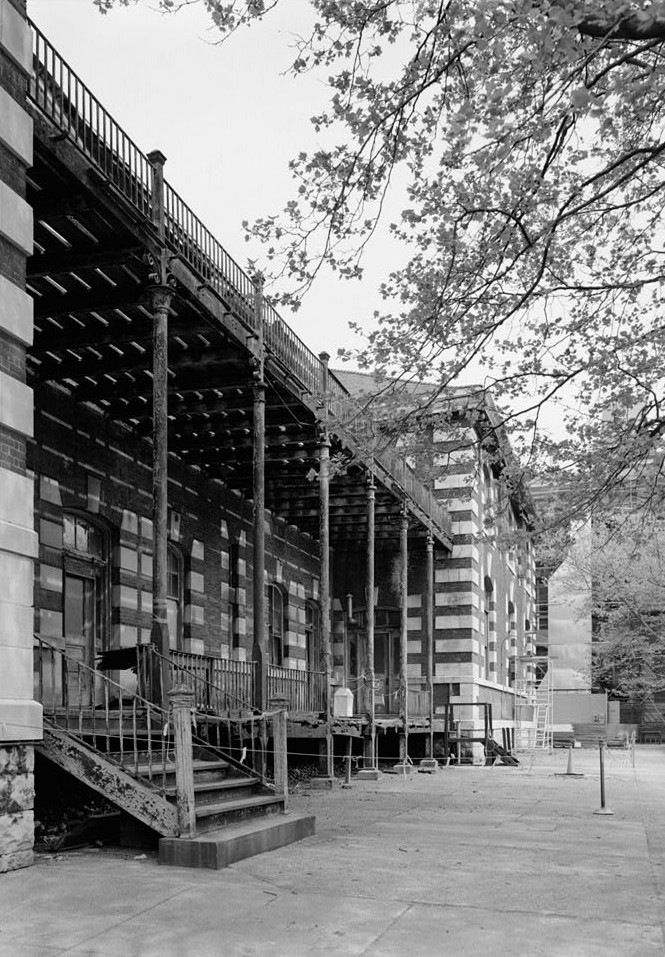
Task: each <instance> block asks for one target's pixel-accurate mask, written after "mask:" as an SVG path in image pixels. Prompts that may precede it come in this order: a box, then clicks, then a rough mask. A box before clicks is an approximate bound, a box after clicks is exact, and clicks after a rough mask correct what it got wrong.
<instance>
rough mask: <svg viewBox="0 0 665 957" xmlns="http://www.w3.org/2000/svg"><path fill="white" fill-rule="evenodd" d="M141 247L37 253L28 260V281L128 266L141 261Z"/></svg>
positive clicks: (113, 247)
mask: <svg viewBox="0 0 665 957" xmlns="http://www.w3.org/2000/svg"><path fill="white" fill-rule="evenodd" d="M143 252H144V249H143V248H142V247H140V246H126V245H120V246H106V245H104V246H99V247H95V248H93V249H89V248H88V249H70V250H69V251H68V252H66V253H64V254H63V253H57V254H53V253H48V252H47V253H41V254H40V253H35V255H34V256H31V257H30V259H28V271H27V280H28V282H30V280H31V279H40V278H44V277H47V276H48V277H50V278H53V277H56V276H62V275H65V276H66V275H69V273H73V272H74V273H75V272H78V271H79V270H81V269H103V268H104V267H105V266H122V265H126V264H127V262H128V260H130V259H132V258H136V259H141V257H142V255H143Z"/></svg>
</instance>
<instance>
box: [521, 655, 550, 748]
mask: <svg viewBox="0 0 665 957" xmlns="http://www.w3.org/2000/svg"><path fill="white" fill-rule="evenodd" d="M520 660H521V661H524V662H527V663H529V664H532V665H533V667H534V668H536V675H533V674H530V675H527V676H526V677H524V678H521V679H520V680H519V681H518V682H517V683H516V686H515V692H516V693H515V750H516V751H536V750H547V751H551V750H552V747H553V740H554V738H553V727H552V711H553V695H552V663H551V660H550V658H549V657H548V656H546V655H528V656H524V658H521V659H520ZM538 675H540V677H538Z"/></svg>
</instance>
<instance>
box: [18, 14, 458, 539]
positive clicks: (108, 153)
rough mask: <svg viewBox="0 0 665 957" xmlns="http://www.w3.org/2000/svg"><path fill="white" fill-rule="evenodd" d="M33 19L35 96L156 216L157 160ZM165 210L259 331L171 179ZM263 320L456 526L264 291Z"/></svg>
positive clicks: (233, 267) (333, 404)
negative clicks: (152, 160)
mask: <svg viewBox="0 0 665 957" xmlns="http://www.w3.org/2000/svg"><path fill="white" fill-rule="evenodd" d="M28 23H29V25H30V27H31V30H32V43H33V63H34V73H33V76H32V79H31V82H30V87H29V97H30V99H31V100H32V102H33V103H34V104H35V105H36V106H37V107H38V108H39V109H40V110H41V111H42V112H43V113H44V114H45V115H46V116H47V117H48V118H49V120H50V121H51V122H52V123H54V124H55V125H56V126H57V127H58V128H59V129H60V130H62V132H63V134H64V135H65V136H67V137H68V138H69V139H70V140H71V141H72V142H73V143H75V144H76V146H77V147H78V148H79V149H80V150H81V152H82V153H84V155H85V156H86V157H87V158H88V159H89V160H91V161H92V163H94V165H95V166H96V167H97V168H98V170H99V171H100V172H101V173H102V175H103V176H104V177H105V178H106V179H107V180H108V182H109V183H110V184H112V185H113V186H114V187H115V188H116V189H117V190H118V191H119V192H120V193H121V194H122V196H124V198H125V199H126V200H128V202H129V203H130V205H131V206H132V207H133V208H134V209H135V210H136V211H137V212H138V213H139V214H140V216H141V217H144V218H146V219H148V220H149V221H150V222H153V221H154V214H155V210H154V209H153V168H152V165H151V163H150V161H149V160H148V157H147V156H146V155H144V153H142V152H141V150H140V149H139V148H138V146H137V145H136V144H135V143H134V141H133V140H132V139H131V138H130V137H129V136H127V134H126V133H125V131H124V130H123V129H122V128H121V127H120V126H119V125H118V123H117V122H116V121H115V120H114V119H113V117H112V116H111V115H110V113H109V112H108V111H107V110H106V109H105V108H104V107H103V106H102V104H101V103H100V102H99V100H98V99H97V98H96V97H95V96H94V94H93V93H92V92H91V91H90V90H89V89H88V87H87V86H86V85H85V84H84V83H83V81H82V80H81V79H80V78H79V77H78V76H77V75H76V73H75V72H74V71H73V70H72V68H71V67H70V66H69V64H68V63H67V62H66V61H65V60H64V59H63V58H62V57H61V56H60V54H59V53H58V52H57V51H56V50H55V48H54V47H53V46H52V45H51V44H50V43H49V41H48V40H47V39H46V37H45V36H44V34H43V33H42V32H41V31H40V30H39V29H38V27H37V26H36V25H35V24H34V23H32V21H30V20H28ZM164 215H165V241H166V243H167V244H168V246H170V248H171V250H172V251H173V252H174V253H175V254H176V255H177V256H179V257H181V258H182V259H183V260H184V261H185V262H187V264H188V265H189V266H190V267H191V268H192V269H193V270H194V271H195V272H196V273H197V274H198V275H199V276H200V277H201V279H202V280H203V282H204V283H205V284H206V285H208V286H209V287H210V288H211V289H212V290H213V291H214V292H215V293H217V294H218V295H219V296H220V297H221V298H222V299H223V300H224V301H225V302H227V303H229V305H230V306H232V308H233V309H234V311H235V312H236V313H237V315H238V316H239V317H240V318H241V320H242V321H243V322H244V323H245V324H246V325H247V326H248V327H249V328H250V329H251V330H252V331H253V332H255V333H256V332H258V328H257V318H256V314H255V309H254V295H255V287H254V284H253V282H252V280H251V279H250V277H249V276H248V275H247V273H246V272H245V271H244V270H243V269H242V268H241V267H240V266H239V265H238V263H237V262H236V261H235V260H234V259H233V257H232V256H230V255H229V253H228V252H227V251H226V250H225V249H224V247H223V246H222V245H221V243H220V242H219V241H218V240H217V239H216V238H215V237H214V236H213V234H212V233H211V232H210V230H209V229H208V228H207V227H206V226H205V225H204V224H203V222H202V221H201V220H200V219H199V218H198V216H197V215H196V214H195V213H194V212H193V211H192V210H191V208H190V207H189V206H188V205H187V204H186V203H185V202H184V200H183V199H182V198H181V197H180V196H179V195H178V193H176V191H175V190H174V189H173V187H172V186H170V185H169V183H167V182H165V183H164ZM263 325H264V340H265V345H266V348H267V350H268V352H269V353H271V354H272V356H273V357H274V358H275V359H276V360H277V361H278V362H279V363H280V364H281V365H282V366H283V367H284V368H285V369H286V370H287V371H288V373H289V374H290V375H291V376H292V377H294V378H295V379H296V380H297V381H298V382H299V383H300V385H301V386H302V389H303V391H304V392H309V393H310V394H311V395H313V396H318V397H319V399H320V401H321V402H322V403H324V404H325V403H327V404H328V409H329V411H330V413H331V414H332V415H333V416H334V417H335V418H336V419H337V420H338V423H339V424H341V425H342V426H343V427H344V428H345V429H346V430H348V432H349V437H350V438H351V439H352V440H354V441H355V442H356V443H357V444H358V446H359V448H360V450H361V451H362V452H364V453H365V454H366V455H367V456H369V457H370V458H374V459H375V460H376V461H377V462H378V463H380V465H381V466H382V467H383V468H384V469H385V470H386V471H387V472H388V473H389V475H390V477H391V478H392V479H393V480H396V481H397V483H398V485H399V486H401V488H402V490H403V492H404V493H405V494H406V495H407V496H408V497H409V498H410V499H411V500H412V501H413V502H414V503H416V504H417V505H418V506H419V507H420V508H421V509H422V510H423V511H424V512H425V514H426V515H427V516H429V517H430V518H431V519H432V520H433V521H434V522H435V523H436V524H437V525H438V526H439V528H440V529H441V530H443V531H444V532H445V533H446V534H450V520H449V517H448V515H447V513H446V512H445V510H444V509H443V508H442V507H441V506H440V505H439V503H438V502H437V501H436V500H435V499H434V498H433V497H432V494H431V492H430V491H429V490H428V489H426V488H424V486H423V485H421V483H420V482H419V481H418V479H417V478H416V476H415V474H414V473H413V471H412V470H411V468H410V467H409V466H408V465H407V464H406V462H405V461H404V460H403V459H400V458H399V457H398V456H397V455H396V454H394V453H393V452H391V451H389V450H387V449H381V448H380V447H379V441H380V434H379V433H378V432H377V430H376V429H375V426H374V424H373V422H372V420H371V418H370V417H368V416H366V415H365V414H364V413H363V412H362V410H360V409H359V408H358V405H357V404H356V403H355V402H354V400H353V399H352V397H351V396H350V395H349V393H348V392H347V390H346V389H345V388H344V386H343V385H342V383H341V382H339V380H338V379H336V378H335V376H334V375H333V374H332V373H329V374H328V376H327V389H326V393H327V394H326V396H323V395H322V383H323V381H324V379H323V366H322V363H321V360H320V359H319V358H318V357H317V356H316V355H314V353H313V352H311V350H310V349H308V348H307V346H306V345H305V343H304V342H303V341H302V340H301V339H300V338H299V336H297V335H296V333H295V332H293V330H292V329H290V328H289V326H288V325H287V324H286V322H284V320H283V319H282V318H281V316H280V315H279V314H278V312H277V311H276V310H275V308H274V307H273V306H272V305H271V304H270V303H269V302H268V301H267V300H266V299H264V300H263Z"/></svg>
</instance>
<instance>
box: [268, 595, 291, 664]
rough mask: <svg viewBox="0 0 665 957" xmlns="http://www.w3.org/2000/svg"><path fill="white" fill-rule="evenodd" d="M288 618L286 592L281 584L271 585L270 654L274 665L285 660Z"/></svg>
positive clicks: (269, 611)
mask: <svg viewBox="0 0 665 957" xmlns="http://www.w3.org/2000/svg"><path fill="white" fill-rule="evenodd" d="M286 620H287V602H286V594H285V592H284V591H283V589H281V588H280V587H279V585H270V586H269V588H268V654H269V657H270V662H271V664H273V665H281V664H282V662H283V661H284V639H285V637H286Z"/></svg>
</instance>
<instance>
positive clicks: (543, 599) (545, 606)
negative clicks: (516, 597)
mask: <svg viewBox="0 0 665 957" xmlns="http://www.w3.org/2000/svg"><path fill="white" fill-rule="evenodd" d="M536 623H537V624H536V627H537V629H538V631H547V630H548V629H549V582H548V580H547V578H537V579H536Z"/></svg>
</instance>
